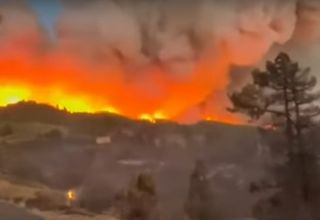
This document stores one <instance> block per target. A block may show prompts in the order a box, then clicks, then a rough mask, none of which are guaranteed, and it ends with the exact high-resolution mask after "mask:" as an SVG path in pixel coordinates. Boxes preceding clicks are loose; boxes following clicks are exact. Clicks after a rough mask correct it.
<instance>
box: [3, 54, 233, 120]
mask: <svg viewBox="0 0 320 220" xmlns="http://www.w3.org/2000/svg"><path fill="white" fill-rule="evenodd" d="M213 61H214V62H213ZM0 70H1V73H0V105H1V106H4V105H7V104H12V103H16V102H19V101H22V100H33V101H37V102H40V103H46V104H50V105H53V106H58V107H59V108H66V109H67V110H69V111H71V112H98V111H108V112H112V113H117V114H121V115H124V116H127V117H130V118H141V119H146V120H149V119H171V120H178V118H179V116H181V114H183V113H185V112H186V111H188V110H189V109H190V108H192V107H194V106H196V105H198V104H199V103H200V102H202V101H204V100H205V99H206V97H207V96H208V95H209V94H210V93H211V92H212V91H221V90H224V88H225V86H226V85H227V83H228V60H227V58H226V57H225V56H223V55H219V57H218V59H213V60H205V59H203V60H202V61H199V63H198V64H197V65H196V66H195V67H194V70H193V71H192V73H188V74H187V76H183V78H179V76H175V75H172V74H169V73H166V72H165V70H164V68H161V67H159V66H156V65H148V66H147V67H144V68H141V69H139V70H136V71H135V73H130V70H128V69H127V68H126V67H123V66H122V65H111V64H110V65H109V66H105V65H104V66H103V67H102V68H100V67H95V66H93V65H91V64H83V62H81V60H80V59H77V58H76V57H73V56H70V55H66V54H64V53H61V52H58V51H55V50H54V49H49V51H46V52H44V53H43V54H40V55H39V56H38V57H37V58H34V57H30V56H29V55H28V53H14V54H10V53H9V52H8V53H3V54H2V56H1V57H0ZM130 74H134V77H131V75H130ZM213 102H215V103H216V104H217V111H215V109H211V110H210V112H201V113H200V117H201V118H202V119H211V120H218V121H223V122H229V123H232V122H234V123H235V122H237V119H236V118H234V116H232V115H229V114H228V113H226V112H224V111H222V110H221V109H223V108H224V102H225V100H219V99H217V100H213Z"/></svg>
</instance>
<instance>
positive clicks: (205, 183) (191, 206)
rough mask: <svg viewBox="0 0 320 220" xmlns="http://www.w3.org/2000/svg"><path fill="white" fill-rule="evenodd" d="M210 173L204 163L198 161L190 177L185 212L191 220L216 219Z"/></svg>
mask: <svg viewBox="0 0 320 220" xmlns="http://www.w3.org/2000/svg"><path fill="white" fill-rule="evenodd" d="M207 176H208V172H207V169H206V166H205V164H204V162H203V161H197V162H196V164H195V167H194V170H193V172H192V174H191V176H190V186H189V194H188V199H187V201H186V204H185V212H186V214H187V216H188V217H189V219H190V220H212V219H216V217H217V214H216V212H215V211H214V203H213V194H212V192H211V190H210V182H209V179H208V177H207Z"/></svg>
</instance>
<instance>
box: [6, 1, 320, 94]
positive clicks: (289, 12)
mask: <svg viewBox="0 0 320 220" xmlns="http://www.w3.org/2000/svg"><path fill="white" fill-rule="evenodd" d="M62 3H63V6H64V10H63V12H62V14H60V16H59V18H58V21H57V24H56V26H55V29H56V36H57V37H56V41H55V42H47V45H46V44H45V42H46V39H45V37H46V35H45V34H44V33H43V30H42V29H41V26H40V24H39V21H37V17H36V15H35V14H34V12H33V11H32V10H31V8H30V7H28V5H27V4H26V1H22V0H21V1H6V4H0V7H1V8H0V13H2V14H3V18H4V21H3V24H2V25H1V28H0V48H1V49H8V48H9V49H10V53H13V52H17V53H22V52H23V51H25V53H26V54H28V56H33V54H35V55H34V56H38V55H39V51H44V50H49V49H50V50H52V48H53V50H54V51H55V52H58V53H59V54H67V55H68V56H69V55H71V56H72V57H76V58H79V59H81V60H82V61H83V62H87V63H89V64H93V65H92V66H94V67H95V68H99V67H102V68H104V67H105V66H106V65H108V64H111V65H114V64H115V65H119V66H121V68H124V72H125V74H126V75H130V77H133V78H135V77H136V76H135V74H133V73H139V72H141V71H142V70H143V69H144V68H149V67H150V66H151V67H156V68H160V69H161V70H162V71H161V72H162V74H167V75H169V76H170V77H172V78H173V80H177V79H178V80H189V74H194V71H193V70H194V69H195V68H196V66H197V65H198V63H199V62H203V61H205V62H213V63H214V62H215V60H221V59H224V60H225V61H224V63H225V65H226V67H225V68H222V69H225V70H226V71H222V72H221V71H220V72H219V71H217V70H216V69H215V68H212V70H211V72H212V74H213V77H212V78H219V77H220V76H221V75H226V74H229V73H228V69H230V68H233V67H234V66H237V68H239V67H240V69H241V68H242V67H245V68H247V67H252V66H256V65H257V64H258V63H259V62H261V60H263V59H264V58H266V57H268V53H269V51H272V50H275V49H274V48H277V50H284V49H285V50H288V51H292V52H293V53H294V54H295V56H296V57H297V59H300V58H301V59H302V58H303V57H307V56H305V54H306V53H308V52H306V51H304V52H303V53H302V52H301V54H304V56H303V57H301V55H300V51H301V45H303V46H302V48H308V47H310V46H311V47H312V48H319V47H317V45H318V42H319V39H320V1H319V0H268V1H267V0H226V1H222V0H183V1H182V0H113V1H112V0H92V1H75V0H62ZM48 44H49V45H48ZM299 45H300V48H298V46H299ZM48 48H49V49H48ZM3 51H8V50H3ZM30 51H31V52H32V53H30ZM312 51H313V54H315V56H318V54H319V53H318V52H317V51H318V50H316V49H313V50H312ZM306 64H309V63H308V62H306ZM310 65H315V62H313V61H312V62H311V63H310ZM220 69H221V68H220ZM220 69H219V70H220ZM319 69H320V67H319ZM237 72H244V71H243V70H241V71H237ZM239 74H241V73H239ZM233 75H235V74H233ZM245 75H246V74H243V76H244V77H246V76H245ZM130 77H129V78H130ZM226 78H227V77H226ZM236 78H239V77H238V76H237V77H233V76H231V81H232V79H235V80H234V81H233V82H232V83H231V86H229V88H233V87H234V86H236V85H237V84H238V83H237V82H241V83H242V80H241V79H236ZM138 79H139V80H140V79H141V77H140V78H139V77H138ZM142 81H143V82H145V81H146V82H148V80H142ZM226 81H227V80H226ZM142 84H143V88H146V83H142ZM147 84H148V86H147V87H148V92H150V88H155V87H156V86H153V84H152V82H149V83H147ZM227 84H228V83H222V85H221V86H219V87H215V88H212V90H213V91H212V92H210V91H208V94H207V96H206V97H216V95H211V94H210V93H213V94H224V92H223V91H224V89H225V88H227V86H228V85H227ZM164 87H165V86H164ZM151 90H152V89H151ZM159 90H160V91H157V94H160V93H162V92H163V91H162V90H161V89H159ZM206 97H203V98H204V99H205V98H206ZM208 99H209V100H210V99H211V98H208Z"/></svg>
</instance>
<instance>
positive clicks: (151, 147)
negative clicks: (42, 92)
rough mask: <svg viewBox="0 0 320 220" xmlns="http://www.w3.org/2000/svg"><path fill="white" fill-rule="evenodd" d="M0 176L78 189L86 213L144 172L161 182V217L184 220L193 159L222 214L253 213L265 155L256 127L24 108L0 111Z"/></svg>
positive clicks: (99, 208)
mask: <svg viewBox="0 0 320 220" xmlns="http://www.w3.org/2000/svg"><path fill="white" fill-rule="evenodd" d="M1 129H2V131H4V132H3V135H2V136H1V135H0V136H1V137H0V171H1V172H2V173H3V174H6V175H9V176H13V177H14V178H15V179H16V181H19V182H20V183H23V184H28V183H30V182H32V183H34V182H37V183H41V184H44V185H45V186H47V187H50V188H52V189H56V190H61V191H66V190H68V189H76V190H77V191H78V192H79V194H80V195H79V200H81V202H82V205H83V207H84V208H86V209H87V210H90V211H93V212H99V211H102V210H105V209H107V208H108V207H111V206H112V202H111V201H112V198H113V197H114V195H115V194H116V193H117V192H119V191H120V190H121V189H123V188H125V187H126V186H127V185H128V182H129V181H130V179H131V178H132V177H133V176H134V175H136V174H137V173H139V172H141V171H146V170H147V171H150V172H152V174H153V175H154V177H155V179H156V181H157V187H158V191H159V195H160V198H159V199H160V204H161V207H162V210H163V213H164V215H167V216H168V217H173V218H177V219H178V218H179V217H181V215H182V212H183V203H184V201H185V199H186V196H187V191H188V186H189V182H188V181H189V175H190V173H191V171H192V169H193V166H194V163H195V161H196V160H198V159H201V160H205V161H206V162H207V164H208V166H209V170H210V178H211V180H212V181H211V182H212V189H213V190H214V192H215V194H216V198H217V204H218V206H220V207H219V209H220V210H222V212H224V215H226V216H227V217H229V218H239V217H243V218H244V217H248V216H250V211H251V210H250V209H251V205H252V203H253V202H254V200H255V198H252V195H250V194H249V193H248V185H249V184H250V182H251V181H252V180H254V179H257V178H259V176H260V175H261V160H262V158H261V157H263V154H261V149H260V148H259V147H258V146H260V145H259V140H258V135H257V131H256V130H255V129H254V128H252V127H245V126H230V125H225V124H219V123H209V122H202V123H199V124H196V125H190V126H183V125H179V124H176V123H171V122H159V123H157V124H152V123H147V122H142V121H132V120H129V119H126V118H123V117H120V116H115V115H111V114H104V113H101V114H71V113H68V112H66V111H60V110H57V109H55V108H52V107H50V106H46V105H38V104H35V103H19V104H16V105H11V106H8V107H5V108H1V109H0V134H1ZM229 207H233V212H232V213H231V212H229Z"/></svg>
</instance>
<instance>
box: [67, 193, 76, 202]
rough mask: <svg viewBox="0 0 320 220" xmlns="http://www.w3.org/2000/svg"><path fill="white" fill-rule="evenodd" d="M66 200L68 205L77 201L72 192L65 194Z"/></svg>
mask: <svg viewBox="0 0 320 220" xmlns="http://www.w3.org/2000/svg"><path fill="white" fill-rule="evenodd" d="M66 198H67V201H68V202H69V203H72V202H75V201H76V200H77V194H76V192H75V191H74V190H69V191H67V193H66Z"/></svg>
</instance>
